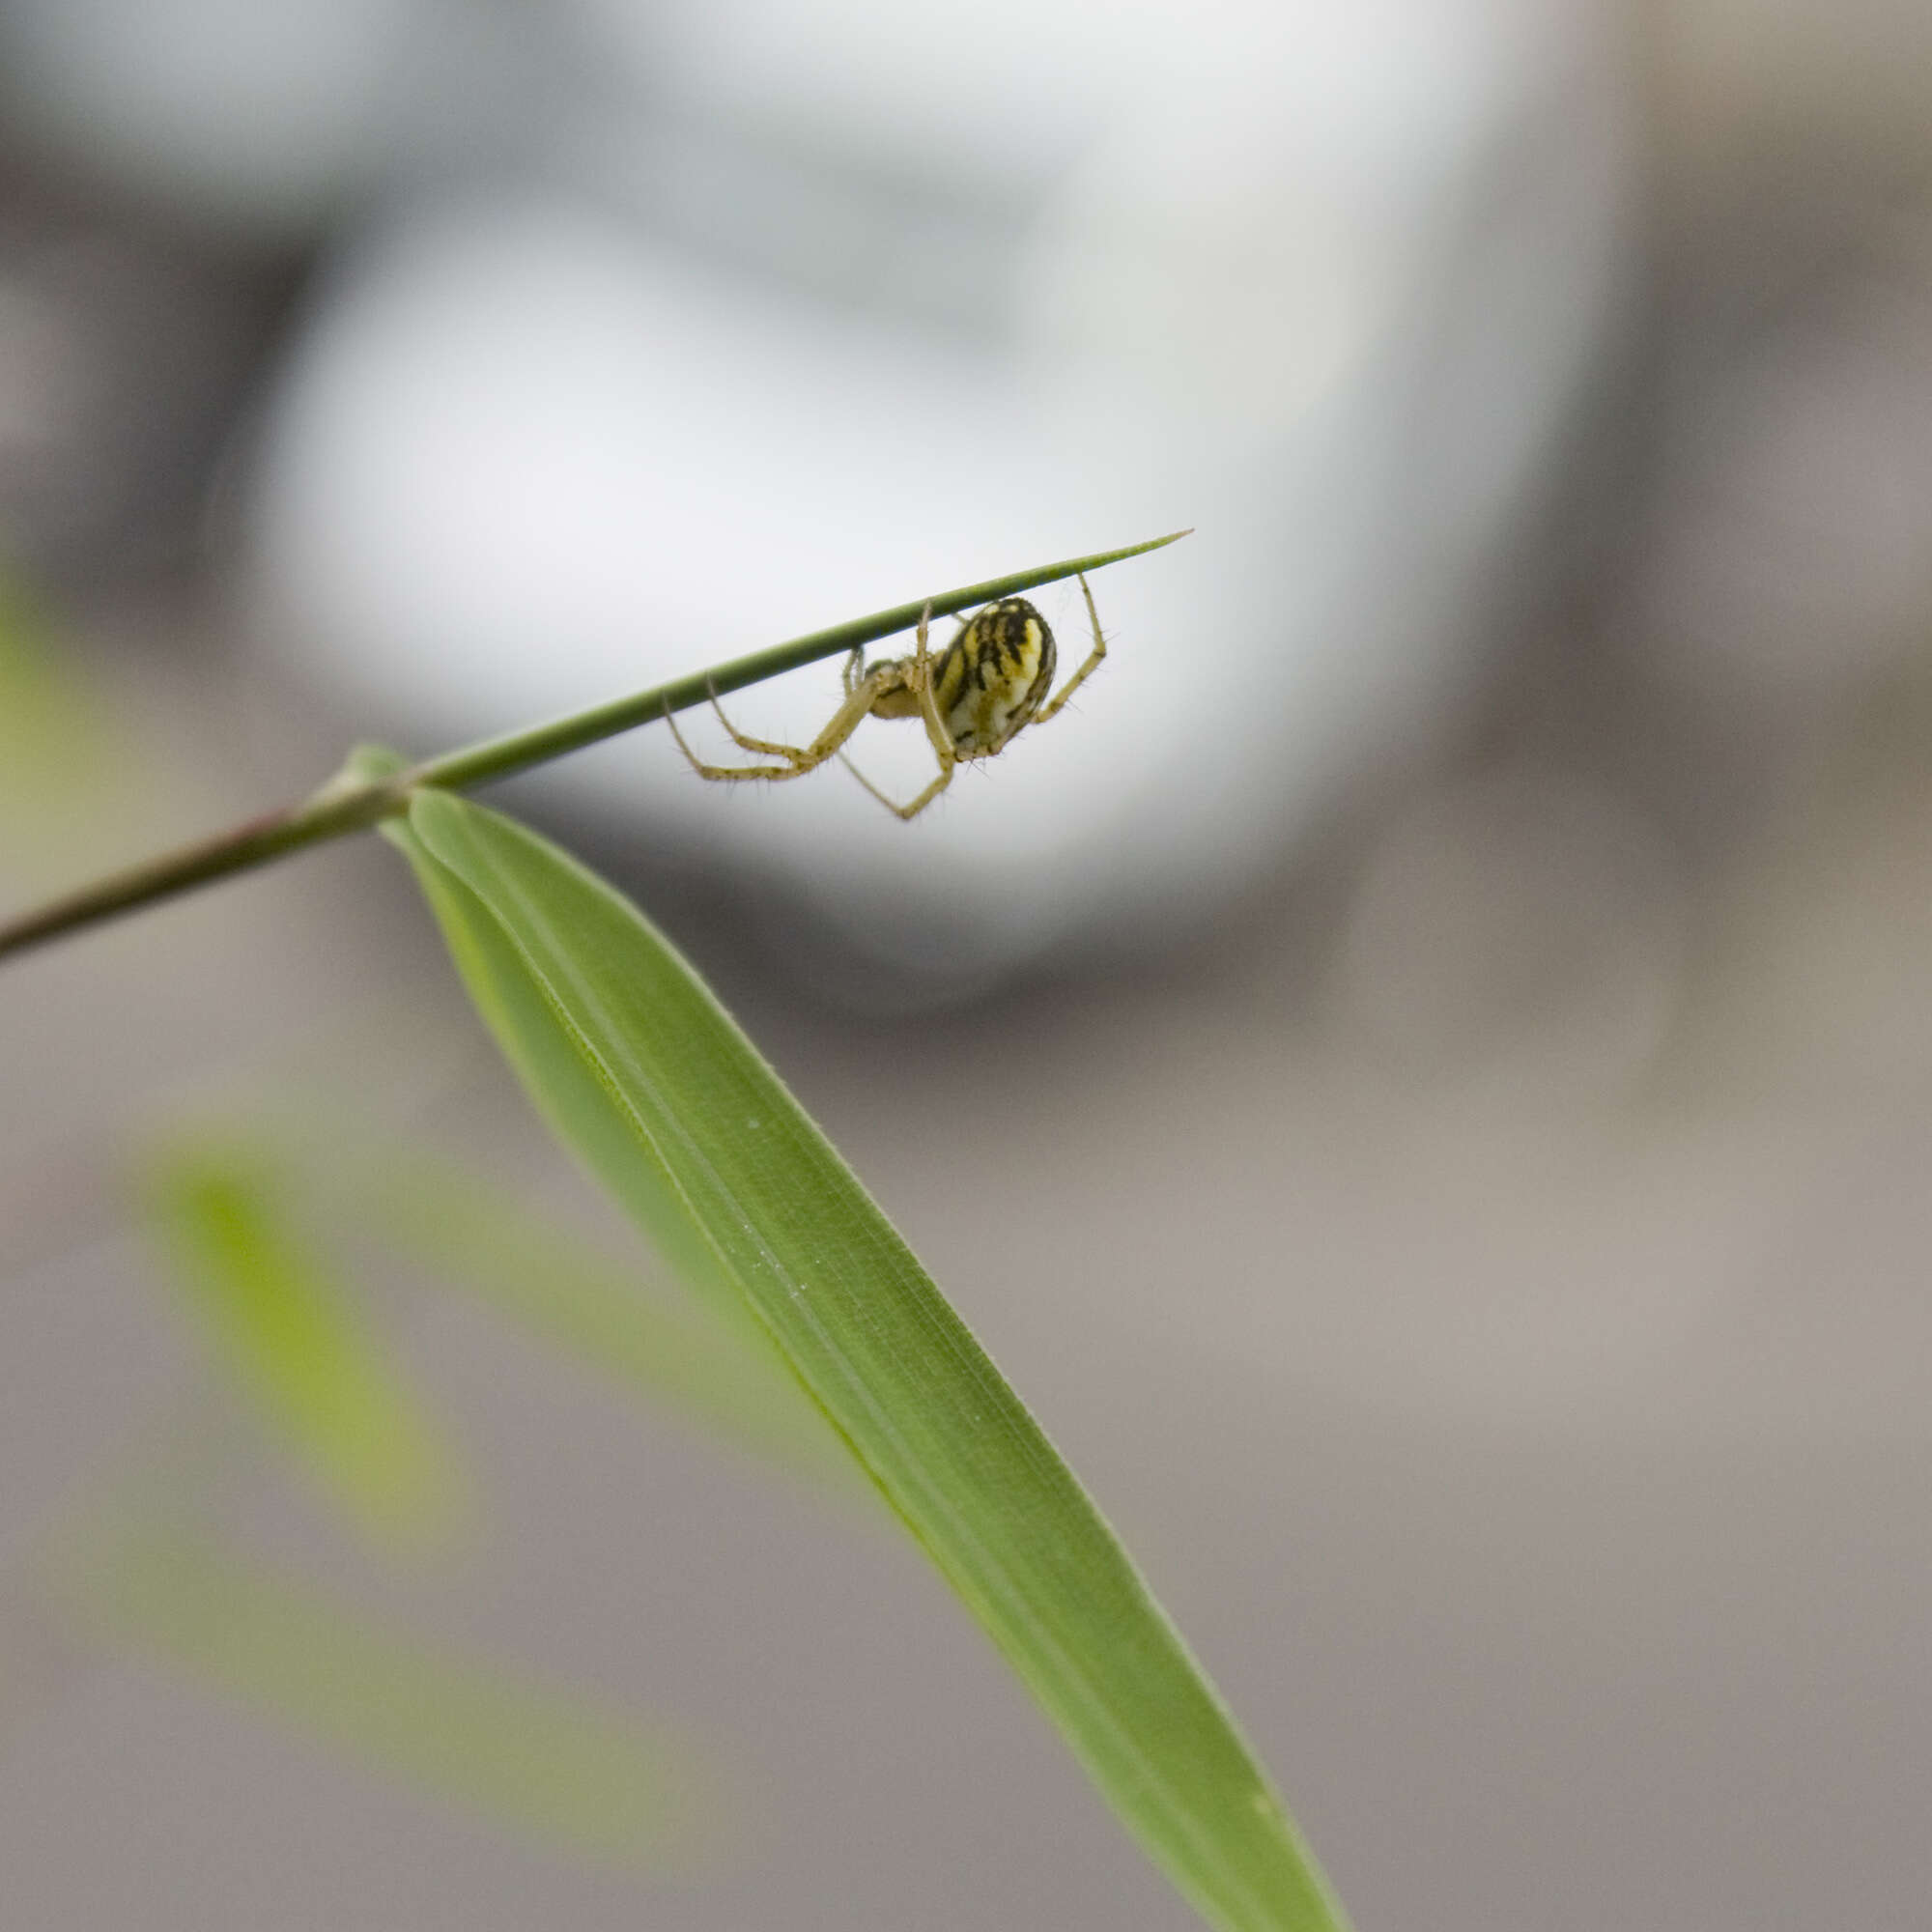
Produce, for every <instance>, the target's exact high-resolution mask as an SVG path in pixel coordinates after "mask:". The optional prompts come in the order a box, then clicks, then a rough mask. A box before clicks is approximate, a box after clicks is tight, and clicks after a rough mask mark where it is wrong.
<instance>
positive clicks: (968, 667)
mask: <svg viewBox="0 0 1932 1932" xmlns="http://www.w3.org/2000/svg"><path fill="white" fill-rule="evenodd" d="M1053 671H1054V648H1053V632H1052V631H1051V630H1050V629H1049V628H1048V626H1047V621H1046V619H1045V618H1044V617H1042V616H1041V615H1040V614H1039V612H1038V611H1036V610H1035V609H1034V607H1033V606H1032V605H1031V604H1029V603H1028V602H1027V600H1026V599H1025V598H1024V597H1003V598H1002V599H1001V600H1000V601H999V602H998V603H997V604H988V605H987V606H986V608H985V609H984V610H983V611H980V612H979V613H978V614H977V615H976V616H975V617H974V618H973V620H972V621H971V622H970V623H969V624H967V626H966V627H965V629H963V630H962V631H961V632H960V633H959V635H958V636H957V637H956V638H954V639H952V643H951V644H949V645H948V646H947V648H946V651H945V653H944V654H943V655H942V656H941V658H940V660H939V664H938V667H937V669H936V672H935V674H934V677H933V698H934V701H935V702H936V704H937V705H938V709H939V715H940V717H941V718H943V719H944V720H945V721H946V728H947V730H948V731H949V732H950V733H951V734H952V746H953V750H954V751H955V752H956V753H958V755H959V756H960V757H962V758H985V757H990V756H991V755H992V754H993V753H995V752H997V751H998V750H999V749H1000V748H1001V746H1003V745H1004V744H1005V743H1006V742H1007V740H1008V739H1009V738H1010V737H1011V736H1012V735H1013V733H1014V732H1015V731H1017V730H1018V729H1019V728H1020V727H1021V726H1022V725H1024V724H1026V722H1027V720H1028V719H1030V718H1031V717H1032V716H1033V715H1034V713H1035V712H1036V711H1037V710H1038V709H1039V706H1040V700H1041V699H1042V698H1044V697H1045V696H1046V694H1047V692H1048V691H1049V690H1050V689H1051V688H1052V685H1053Z"/></svg>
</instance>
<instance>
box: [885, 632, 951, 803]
mask: <svg viewBox="0 0 1932 1932" xmlns="http://www.w3.org/2000/svg"><path fill="white" fill-rule="evenodd" d="M931 620H932V606H931V605H930V604H928V605H927V606H926V607H925V609H924V610H923V611H921V612H920V613H919V646H918V649H917V650H916V651H915V652H914V654H913V681H914V683H915V684H917V685H918V686H919V715H920V717H921V719H922V720H923V722H924V725H925V736H926V742H927V743H928V744H930V745H931V747H932V755H933V756H934V757H935V758H937V759H938V760H939V769H940V770H941V771H942V772H944V773H946V774H947V775H948V776H949V777H950V776H951V774H952V767H953V766H954V765H955V764H956V763H957V762H958V755H959V754H958V753H956V752H955V751H954V750H953V749H952V733H951V732H950V731H949V730H947V728H946V721H945V719H943V718H942V717H941V716H940V715H939V700H938V698H937V697H935V696H933V692H932V651H931V648H930V647H929V645H928V644H927V641H926V630H927V627H928V625H929V624H930V623H931ZM921 796H922V801H923V799H925V798H929V797H931V796H932V794H931V793H930V792H926V793H923V794H922V795H921ZM895 809H896V808H895Z"/></svg>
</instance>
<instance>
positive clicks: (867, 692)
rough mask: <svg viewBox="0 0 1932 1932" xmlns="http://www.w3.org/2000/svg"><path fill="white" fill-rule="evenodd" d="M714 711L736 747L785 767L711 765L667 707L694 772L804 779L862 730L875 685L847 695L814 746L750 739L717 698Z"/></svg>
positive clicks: (868, 684)
mask: <svg viewBox="0 0 1932 1932" xmlns="http://www.w3.org/2000/svg"><path fill="white" fill-rule="evenodd" d="M711 708H712V709H713V710H714V711H717V712H718V717H719V721H720V723H722V724H723V725H724V726H725V730H726V731H728V732H730V734H731V739H732V742H733V743H734V744H738V745H742V746H743V747H744V748H745V749H746V750H747V751H748V752H763V753H769V754H770V755H771V756H773V757H775V758H782V759H784V760H785V762H784V763H783V764H781V765H707V764H706V763H705V762H704V761H703V759H701V758H700V757H699V756H698V755H697V753H696V752H694V751H693V750H692V749H691V747H690V745H689V744H687V743H686V742H685V736H684V733H683V732H682V731H680V730H679V729H678V728H677V721H676V720H675V719H674V718H672V716H671V713H670V707H669V706H668V705H667V706H666V707H665V713H664V721H665V723H666V724H667V725H669V726H670V735H671V736H672V737H673V738H675V739H676V740H677V747H678V750H679V751H681V752H682V753H684V755H685V757H686V758H687V759H688V760H689V761H690V764H691V767H692V769H693V770H694V771H696V773H698V775H699V776H700V777H703V778H707V779H771V780H774V781H776V780H779V779H802V778H803V777H804V776H805V775H806V773H807V772H810V771H816V770H817V769H818V767H819V766H820V765H822V764H823V763H824V762H825V761H826V759H827V758H829V757H831V755H832V754H833V753H835V752H836V751H838V748H839V746H841V745H842V744H844V742H845V740H846V739H847V738H849V737H850V736H851V735H852V733H853V732H854V731H856V730H857V729H858V728H859V722H860V720H861V719H863V718H864V717H865V716H866V714H867V712H868V711H869V710H871V708H872V685H871V680H870V679H869V678H862V679H860V681H859V683H858V684H857V685H856V686H854V687H853V689H852V690H851V691H849V692H848V693H847V694H846V696H845V701H844V703H842V704H841V705H840V706H839V707H838V710H837V711H835V712H834V713H833V714H832V720H831V723H830V724H828V725H826V727H825V729H824V730H822V731H821V732H820V733H819V734H818V736H817V737H815V738H814V739H813V740H812V741H811V743H810V744H809V745H805V746H799V745H776V744H771V743H768V742H767V741H766V740H765V739H762V738H748V737H747V736H745V734H744V733H743V732H741V731H738V730H735V729H733V727H732V725H731V722H730V720H729V719H727V718H726V717H725V714H724V712H723V711H722V710H720V709H719V705H718V698H717V695H716V694H715V693H714V694H713V695H712V698H711Z"/></svg>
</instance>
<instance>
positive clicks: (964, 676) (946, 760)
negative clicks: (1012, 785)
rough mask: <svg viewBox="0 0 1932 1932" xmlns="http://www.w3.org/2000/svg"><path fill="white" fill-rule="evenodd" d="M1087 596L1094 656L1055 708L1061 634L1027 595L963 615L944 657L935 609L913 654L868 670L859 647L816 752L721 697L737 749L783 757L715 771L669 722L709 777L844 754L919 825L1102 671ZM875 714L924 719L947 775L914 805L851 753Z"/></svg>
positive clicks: (752, 775)
mask: <svg viewBox="0 0 1932 1932" xmlns="http://www.w3.org/2000/svg"><path fill="white" fill-rule="evenodd" d="M1080 594H1081V595H1082V596H1083V597H1085V598H1086V600H1087V617H1088V621H1089V622H1090V623H1091V624H1092V625H1093V627H1094V649H1093V651H1092V652H1091V653H1090V655H1089V656H1088V659H1087V662H1086V663H1085V664H1083V665H1082V666H1081V667H1080V668H1079V669H1078V670H1076V671H1075V672H1074V673H1073V675H1072V676H1071V677H1069V678H1068V679H1067V680H1066V683H1065V685H1064V686H1063V687H1062V689H1061V691H1060V694H1059V696H1056V697H1054V698H1053V699H1052V700H1051V702H1045V701H1043V700H1045V698H1046V694H1047V692H1048V691H1049V690H1051V689H1052V686H1053V673H1054V666H1055V663H1056V658H1055V653H1054V648H1053V633H1052V631H1050V630H1049V629H1048V628H1047V622H1046V619H1045V618H1044V617H1042V616H1041V615H1040V614H1039V612H1038V611H1036V610H1035V609H1034V607H1033V606H1032V605H1031V604H1029V603H1028V602H1027V600H1026V599H1025V598H1024V597H1002V598H1001V599H1000V600H999V601H998V602H997V603H993V604H988V605H986V606H985V607H984V608H983V609H981V610H980V611H975V612H974V614H973V615H972V616H971V617H965V618H961V620H960V628H959V631H958V634H957V635H956V636H955V637H954V638H953V639H952V642H951V643H950V644H948V645H947V646H946V647H945V649H944V650H942V651H940V652H939V654H938V655H937V656H934V655H933V653H932V652H931V651H930V650H929V649H928V648H927V644H926V627H927V625H928V623H929V622H930V620H931V617H932V606H931V605H930V604H928V605H927V606H926V607H925V609H924V610H923V611H922V612H921V613H920V619H919V646H918V648H917V649H916V650H915V651H914V652H913V654H912V656H911V657H909V658H890V659H888V660H886V662H884V663H883V664H875V665H874V666H873V667H872V668H871V669H869V670H867V668H866V664H865V657H866V647H865V645H864V644H860V645H857V646H856V647H855V648H854V650H853V652H852V655H851V656H850V657H849V658H847V659H846V660H845V701H844V703H843V704H841V705H840V706H839V707H838V710H837V711H835V712H834V713H833V714H832V722H831V723H830V724H829V725H826V727H825V729H824V730H822V731H821V732H820V733H819V734H818V736H817V737H815V738H814V739H813V740H812V741H811V743H810V744H809V745H775V744H772V743H771V742H770V741H769V740H767V739H764V738H749V737H747V736H746V735H745V733H744V732H742V731H740V730H739V729H738V727H737V726H736V725H733V724H732V723H731V721H730V720H729V719H728V718H726V717H725V713H724V711H723V709H722V708H721V707H720V705H719V702H718V697H717V694H716V693H713V695H712V698H711V708H712V710H714V711H716V712H717V713H718V722H719V723H720V724H721V725H724V727H725V730H726V731H727V732H729V733H730V736H731V741H732V743H733V744H735V745H738V746H740V747H742V748H743V749H744V750H745V751H747V752H755V753H758V754H759V755H760V756H761V757H767V758H777V759H780V760H781V761H782V762H781V763H779V764H772V765H707V764H705V763H703V762H702V761H701V760H700V759H699V758H698V756H697V754H696V753H695V752H694V751H693V750H692V749H691V747H690V746H689V745H687V744H686V743H685V741H684V733H683V732H682V731H680V730H679V729H678V728H677V723H676V721H675V720H674V719H673V718H672V717H671V715H670V712H669V711H668V709H667V711H666V712H665V723H666V724H667V725H669V726H670V730H671V736H672V737H674V738H675V739H676V740H677V742H678V748H679V750H681V751H682V752H683V753H684V755H685V756H686V757H687V758H689V759H690V760H691V762H692V765H693V767H694V768H695V769H696V771H697V772H699V773H700V774H701V775H702V776H703V777H705V778H707V779H800V778H803V777H804V776H805V775H806V773H807V772H810V771H815V770H817V768H818V767H819V766H820V765H822V764H823V763H824V762H825V761H826V759H827V758H829V757H831V756H832V755H833V754H834V753H837V754H838V758H839V760H840V762H841V763H843V765H844V766H845V769H846V770H847V771H849V772H850V773H851V774H852V776H853V777H854V778H855V779H857V780H858V781H859V782H860V783H861V784H862V785H864V786H865V787H866V789H867V791H868V792H870V793H871V794H872V796H873V797H874V798H875V799H877V800H878V801H879V803H880V804H881V805H883V806H885V807H886V809H887V810H890V811H895V812H897V813H898V815H899V816H900V817H901V818H911V817H913V816H914V815H915V814H916V813H918V812H922V811H923V810H925V808H926V807H927V806H928V805H930V804H931V803H932V801H933V800H934V799H936V798H937V797H938V796H939V794H940V793H941V792H943V791H944V790H945V789H946V787H947V786H948V785H949V784H951V783H952V774H953V772H954V770H955V769H956V768H957V767H958V766H960V765H962V764H964V763H965V762H966V761H967V759H969V758H990V757H992V756H993V755H994V753H997V752H1001V751H1004V750H1005V749H1006V747H1007V745H1008V744H1009V742H1010V741H1011V740H1012V738H1013V737H1014V736H1015V735H1016V734H1017V733H1018V732H1019V731H1020V730H1021V729H1022V728H1023V727H1024V726H1026V725H1044V724H1045V723H1046V721H1047V720H1048V719H1049V718H1051V717H1053V716H1054V714H1055V713H1056V712H1058V711H1059V709H1060V708H1061V706H1062V705H1064V704H1065V702H1066V700H1067V699H1068V698H1069V697H1071V696H1073V694H1074V693H1075V692H1076V691H1078V690H1079V689H1080V687H1081V686H1082V685H1083V684H1085V683H1086V682H1087V680H1088V678H1090V677H1091V676H1092V675H1093V674H1094V671H1096V670H1097V669H1098V668H1100V661H1101V660H1102V659H1103V658H1104V657H1105V656H1106V655H1107V640H1106V639H1105V638H1103V637H1102V636H1101V635H1100V616H1099V612H1098V611H1095V610H1094V593H1093V592H1092V591H1091V590H1089V589H1088V588H1087V580H1086V578H1084V577H1083V578H1081V580H1080ZM868 716H870V717H873V718H917V719H920V720H921V721H922V722H923V724H924V725H925V735H926V738H927V740H928V741H929V742H930V744H931V746H932V754H933V756H934V757H935V758H937V759H938V760H939V776H938V777H937V778H936V779H934V780H933V781H932V782H931V783H930V784H929V785H927V786H926V788H925V789H924V790H923V792H921V793H920V795H919V796H918V797H917V798H916V799H914V800H913V802H912V803H911V804H910V805H898V804H896V803H895V802H894V801H893V800H892V799H889V798H888V797H887V796H886V795H885V793H884V792H882V791H881V790H880V789H879V788H878V786H877V785H875V784H874V783H873V782H872V781H871V780H870V779H868V778H867V776H866V775H865V773H864V772H862V771H861V770H860V769H859V768H858V766H856V765H855V764H853V762H852V761H851V759H850V758H848V757H846V756H845V752H844V745H845V741H846V739H848V738H849V737H851V735H852V733H853V732H854V731H856V730H857V729H858V728H859V726H860V725H861V724H862V723H864V721H865V720H866V718H867V717H868Z"/></svg>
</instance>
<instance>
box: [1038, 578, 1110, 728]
mask: <svg viewBox="0 0 1932 1932" xmlns="http://www.w3.org/2000/svg"><path fill="white" fill-rule="evenodd" d="M1080 594H1081V596H1083V597H1084V598H1086V600H1087V621H1088V622H1089V623H1090V624H1092V625H1093V627H1094V649H1093V651H1092V652H1091V653H1090V655H1089V656H1088V659H1087V662H1086V663H1085V664H1084V665H1082V666H1081V667H1080V668H1079V669H1078V670H1076V671H1075V672H1074V673H1073V675H1072V676H1071V677H1069V678H1068V679H1067V680H1066V682H1065V684H1063V685H1062V686H1061V687H1060V692H1059V695H1058V696H1055V697H1054V698H1052V699H1051V700H1050V701H1049V702H1048V703H1045V704H1042V705H1041V706H1040V707H1039V709H1038V710H1037V711H1036V712H1035V713H1034V714H1033V720H1032V722H1033V723H1034V724H1036V725H1044V724H1045V723H1046V721H1047V720H1048V719H1049V718H1051V717H1052V716H1053V715H1054V713H1055V712H1057V711H1058V710H1059V709H1060V707H1061V706H1062V705H1063V704H1065V702H1066V700H1067V699H1068V698H1069V697H1071V696H1073V694H1074V693H1075V692H1076V691H1078V690H1079V689H1080V687H1081V686H1082V685H1083V684H1085V683H1086V682H1087V680H1088V679H1089V678H1090V677H1092V676H1093V675H1094V672H1095V671H1096V670H1098V669H1099V668H1100V666H1101V665H1102V664H1103V663H1104V662H1105V660H1106V656H1107V639H1105V638H1104V637H1103V636H1102V635H1101V633H1100V613H1099V611H1096V610H1094V593H1093V592H1092V591H1091V590H1089V589H1088V587H1087V580H1086V578H1085V577H1082V578H1081V580H1080Z"/></svg>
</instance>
